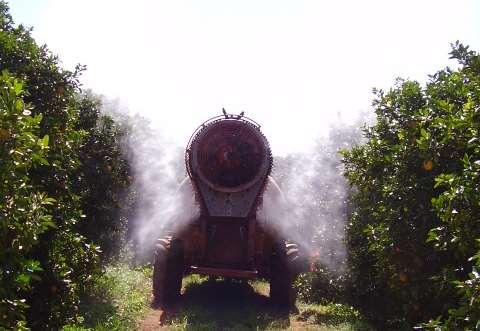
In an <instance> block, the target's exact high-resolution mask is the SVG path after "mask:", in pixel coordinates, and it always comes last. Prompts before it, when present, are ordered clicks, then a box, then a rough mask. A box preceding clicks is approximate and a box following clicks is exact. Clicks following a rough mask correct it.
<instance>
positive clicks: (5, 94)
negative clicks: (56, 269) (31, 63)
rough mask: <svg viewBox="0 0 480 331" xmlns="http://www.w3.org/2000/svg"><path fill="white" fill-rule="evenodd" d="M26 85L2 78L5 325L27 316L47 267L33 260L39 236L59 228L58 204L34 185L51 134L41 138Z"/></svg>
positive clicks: (0, 280) (0, 246)
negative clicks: (54, 210)
mask: <svg viewBox="0 0 480 331" xmlns="http://www.w3.org/2000/svg"><path fill="white" fill-rule="evenodd" d="M23 92H24V91H23V85H22V83H21V82H20V81H19V80H17V79H14V78H12V77H10V76H9V75H8V74H7V73H6V72H3V73H2V75H1V76H0V183H2V185H1V186H0V238H1V239H0V265H1V269H0V284H2V286H1V287H0V316H1V317H2V318H0V327H13V326H14V325H16V322H15V321H19V320H23V319H24V318H25V310H26V308H27V304H26V299H25V295H26V293H27V292H28V290H30V289H31V286H32V282H33V281H35V280H38V277H39V276H38V273H39V272H40V271H42V267H41V265H40V263H39V261H37V260H36V259H33V258H32V257H31V253H32V249H33V248H34V247H35V245H36V244H37V243H38V240H39V236H40V235H41V234H43V233H44V232H46V231H47V230H48V229H49V228H52V227H54V226H55V224H54V222H53V220H52V216H51V215H50V214H49V207H50V206H51V205H52V204H53V203H55V200H54V199H52V198H50V197H48V196H47V195H46V194H45V193H44V192H42V191H41V190H39V189H38V187H36V186H35V185H33V184H32V182H31V180H30V173H31V169H32V168H34V167H38V166H42V165H44V164H48V161H47V160H46V159H45V157H46V153H47V151H48V136H47V135H45V136H44V137H43V138H40V137H39V124H40V121H41V120H42V115H36V116H31V115H30V114H31V112H30V110H28V108H26V106H25V104H24V102H23V100H22V96H23Z"/></svg>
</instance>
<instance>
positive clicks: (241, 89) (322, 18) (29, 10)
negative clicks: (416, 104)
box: [9, 0, 480, 155]
mask: <svg viewBox="0 0 480 331" xmlns="http://www.w3.org/2000/svg"><path fill="white" fill-rule="evenodd" d="M9 4H10V7H11V13H12V15H13V18H14V20H15V22H16V23H23V24H25V25H28V26H33V27H34V32H33V36H34V37H35V38H36V39H37V41H38V42H39V43H46V44H47V45H48V46H49V48H50V49H51V50H52V51H53V52H54V53H56V54H58V55H59V56H60V58H61V59H62V61H63V64H64V66H65V67H66V68H69V69H73V67H74V65H75V64H76V63H82V64H85V65H87V67H88V70H87V72H86V74H85V75H84V76H83V78H82V82H83V84H84V87H86V88H91V89H93V91H94V92H96V93H99V94H104V95H106V96H108V97H110V98H119V99H120V100H121V102H122V103H124V104H125V105H128V107H129V109H130V110H131V111H132V112H134V113H137V112H138V113H140V114H142V115H143V116H145V117H148V118H150V119H151V120H152V122H153V123H154V125H155V126H157V127H158V128H160V130H161V131H162V132H163V133H164V134H165V135H166V136H167V137H169V138H171V139H172V140H173V141H175V142H176V143H178V144H179V145H180V146H184V145H185V144H186V142H187V141H188V138H189V136H190V134H191V133H192V131H193V130H194V129H195V128H196V127H197V126H198V125H199V124H201V122H203V121H204V120H206V119H208V118H209V117H212V116H215V115H219V114H220V113H221V109H222V107H225V108H226V109H227V111H229V112H232V113H239V112H240V111H245V113H246V115H247V116H249V117H252V118H253V119H254V120H256V121H257V122H259V123H260V124H261V125H262V127H263V131H264V133H265V134H266V136H267V138H268V139H269V141H270V143H271V146H272V149H273V152H274V154H277V155H283V154H286V153H290V152H296V151H307V150H308V149H309V148H310V147H311V146H312V144H313V142H314V141H315V139H316V137H318V136H320V135H322V134H324V133H325V132H326V131H327V129H328V127H329V125H331V124H332V123H335V122H338V121H339V118H341V119H342V120H343V121H345V122H347V123H349V122H352V121H353V120H354V119H355V118H356V117H358V114H359V113H360V111H366V110H370V103H371V100H372V94H371V89H372V88H373V87H380V88H388V87H390V86H391V85H392V84H393V82H394V79H395V78H396V77H403V78H411V79H416V80H419V81H421V82H425V80H426V79H427V75H428V74H433V73H434V72H435V71H437V70H439V69H441V68H443V67H445V66H447V65H454V62H452V61H451V60H448V52H449V50H450V43H451V42H454V41H455V40H457V39H458V40H460V41H462V42H463V43H465V44H468V45H470V46H471V47H472V49H474V50H477V51H480V19H479V18H480V2H479V1H475V0H470V1H467V0H457V1H442V0H428V1H427V0H415V1H413V0H402V1H389V0H378V1H373V0H372V1H369V0H364V1H358V0H357V1H346V0H345V1H320V0H316V1H314V0H290V1H287V0H264V1H261V0H256V1H254V0H242V1H232V0H202V1H199V0H198V1H193V0H191V1H182V0H171V1H153V0H152V1H148V0H137V1H120V0H102V1H101V0H95V1H94V0H82V1H78V0H77V1H73V0H71V1H70V0H10V1H9ZM370 111H371V110H370Z"/></svg>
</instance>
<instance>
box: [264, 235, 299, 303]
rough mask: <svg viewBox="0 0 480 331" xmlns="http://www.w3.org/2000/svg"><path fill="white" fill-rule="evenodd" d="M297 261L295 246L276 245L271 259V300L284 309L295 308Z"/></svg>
mask: <svg viewBox="0 0 480 331" xmlns="http://www.w3.org/2000/svg"><path fill="white" fill-rule="evenodd" d="M292 245H293V246H292ZM297 260H298V249H297V247H296V245H295V244H290V243H289V244H287V243H285V242H281V243H278V244H276V245H275V247H274V249H273V252H272V257H271V272H270V300H271V301H272V303H274V304H276V305H279V306H281V307H282V308H284V309H291V308H294V307H295V300H296V291H295V289H294V288H293V287H292V284H293V281H294V280H295V278H296V276H297V275H298V273H297V272H296V271H295V269H296V268H295V267H294V264H295V262H296V261H297Z"/></svg>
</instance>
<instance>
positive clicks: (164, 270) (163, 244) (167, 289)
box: [152, 237, 184, 305]
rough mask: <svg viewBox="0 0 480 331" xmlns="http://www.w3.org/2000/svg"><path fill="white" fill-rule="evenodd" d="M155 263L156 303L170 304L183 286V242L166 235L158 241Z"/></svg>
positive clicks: (176, 297) (154, 290)
mask: <svg viewBox="0 0 480 331" xmlns="http://www.w3.org/2000/svg"><path fill="white" fill-rule="evenodd" d="M155 248H156V249H155V257H154V265H153V282H152V283H153V295H154V298H155V303H157V304H161V305H168V304H170V303H173V302H175V301H176V300H177V299H178V297H179V295H180V290H181V287H182V278H183V268H184V263H183V244H182V242H181V241H180V240H178V239H174V238H172V237H165V238H162V239H159V240H158V241H157V244H156V247H155Z"/></svg>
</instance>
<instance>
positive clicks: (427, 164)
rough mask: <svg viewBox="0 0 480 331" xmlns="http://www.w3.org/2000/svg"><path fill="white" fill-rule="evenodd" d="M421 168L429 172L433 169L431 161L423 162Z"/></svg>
mask: <svg viewBox="0 0 480 331" xmlns="http://www.w3.org/2000/svg"><path fill="white" fill-rule="evenodd" d="M422 166H423V169H425V170H426V171H431V170H432V169H433V162H432V160H425V161H423V165H422Z"/></svg>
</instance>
